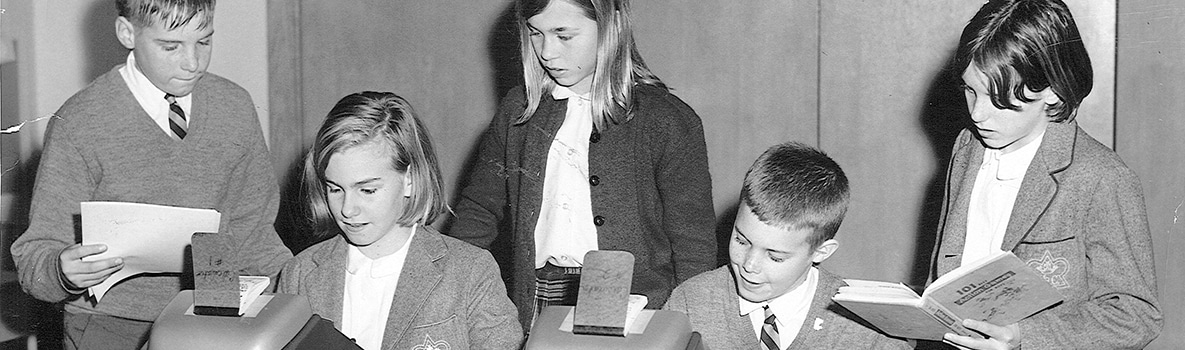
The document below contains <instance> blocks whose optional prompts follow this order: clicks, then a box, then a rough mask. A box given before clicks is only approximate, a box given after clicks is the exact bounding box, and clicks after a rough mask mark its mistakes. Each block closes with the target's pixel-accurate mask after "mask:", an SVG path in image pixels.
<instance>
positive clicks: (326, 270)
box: [279, 226, 523, 350]
mask: <svg viewBox="0 0 1185 350" xmlns="http://www.w3.org/2000/svg"><path fill="white" fill-rule="evenodd" d="M410 244H411V246H409V247H408V252H407V260H406V261H405V262H404V265H403V270H402V272H401V275H400V276H399V285H398V286H397V287H396V288H395V296H394V300H393V301H392V302H391V311H390V314H389V315H388V316H387V327H386V330H385V331H384V332H383V348H384V349H412V348H414V347H416V346H417V345H434V344H439V343H441V342H445V343H447V344H448V345H449V346H450V348H451V349H454V350H456V349H517V348H518V347H519V345H520V343H521V342H522V339H523V330H522V328H521V326H519V323H518V318H517V317H516V314H515V310H514V306H513V305H512V304H511V303H510V300H509V299H507V298H506V288H505V287H504V286H503V284H502V279H501V278H499V273H498V267H497V264H496V263H495V262H494V259H493V257H491V256H490V254H489V252H486V251H485V250H482V249H480V248H477V247H474V246H471V245H469V244H467V243H465V242H461V241H459V240H456V239H453V238H451V237H447V236H444V235H441V234H440V233H438V232H436V230H433V229H432V228H431V227H424V226H420V228H419V229H418V231H417V232H416V234H415V235H414V236H413V237H412V240H411V243H410ZM348 246H349V243H347V242H346V240H345V238H342V237H341V236H340V235H339V236H334V237H333V238H330V239H329V240H326V241H324V242H321V243H318V244H316V245H314V246H312V247H309V248H308V249H306V250H305V251H303V252H301V253H300V254H298V255H297V256H296V258H294V259H293V260H292V261H290V262H289V263H288V264H287V265H285V266H284V270H283V271H282V272H281V274H280V283H279V291H280V292H281V293H291V294H299V295H303V296H305V297H307V298H308V299H309V303H311V304H312V306H313V312H314V313H316V314H319V315H321V317H323V318H326V319H329V320H332V321H333V322H334V326H335V327H338V329H339V330H340V329H341V320H342V293H343V292H344V288H345V280H346V265H347V264H348V261H347V260H348V259H347V250H346V249H347V248H348ZM426 342H427V343H426ZM427 348H429V349H431V348H433V347H430V346H429V347H427Z"/></svg>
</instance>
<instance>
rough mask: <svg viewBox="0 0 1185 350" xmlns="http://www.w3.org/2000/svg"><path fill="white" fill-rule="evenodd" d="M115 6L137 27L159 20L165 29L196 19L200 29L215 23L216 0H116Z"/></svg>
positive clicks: (179, 26)
mask: <svg viewBox="0 0 1185 350" xmlns="http://www.w3.org/2000/svg"><path fill="white" fill-rule="evenodd" d="M115 6H116V7H118V8H119V16H120V17H124V18H127V19H128V21H130V22H132V24H133V25H135V26H136V28H143V27H151V26H153V25H155V24H156V23H158V22H159V23H161V26H162V27H164V29H166V30H174V29H177V28H181V27H183V26H185V25H186V24H189V21H192V20H194V19H197V20H198V21H199V22H198V28H200V29H206V28H209V27H210V26H212V25H214V0H115Z"/></svg>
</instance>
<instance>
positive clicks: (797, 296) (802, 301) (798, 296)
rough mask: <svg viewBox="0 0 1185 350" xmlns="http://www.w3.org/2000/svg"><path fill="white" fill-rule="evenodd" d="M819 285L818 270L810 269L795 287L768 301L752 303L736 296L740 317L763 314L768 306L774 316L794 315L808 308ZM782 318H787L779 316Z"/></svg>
mask: <svg viewBox="0 0 1185 350" xmlns="http://www.w3.org/2000/svg"><path fill="white" fill-rule="evenodd" d="M817 284H819V270H818V269H817V268H815V267H813V266H812V267H811V268H809V269H807V271H806V279H804V280H802V283H800V284H798V286H797V287H794V288H793V289H791V290H789V291H787V292H786V293H785V294H782V295H779V296H777V297H775V298H773V299H770V300H769V301H766V302H762V303H754V302H750V301H748V300H745V298H741V297H740V296H739V295H738V296H737V301H738V302H739V304H738V305H739V306H740V310H741V315H742V316H744V315H748V314H750V313H752V312H755V311H756V312H764V311H762V310H761V309H762V308H764V307H765V306H766V305H769V309H770V310H771V311H773V313H774V315H790V314H795V313H797V312H798V311H799V310H801V309H802V308H804V307H807V306H810V304H811V301H812V299H814V298H813V294H814V291H815V286H816V285H817ZM782 317H788V316H779V317H778V318H779V319H781V318H782Z"/></svg>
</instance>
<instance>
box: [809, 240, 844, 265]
mask: <svg viewBox="0 0 1185 350" xmlns="http://www.w3.org/2000/svg"><path fill="white" fill-rule="evenodd" d="M838 249H839V241H836V240H834V239H829V240H826V241H823V243H822V244H819V246H818V247H815V251H813V252H811V262H814V263H816V264H818V263H821V262H823V260H827V258H830V257H831V254H835V251H836V250H838Z"/></svg>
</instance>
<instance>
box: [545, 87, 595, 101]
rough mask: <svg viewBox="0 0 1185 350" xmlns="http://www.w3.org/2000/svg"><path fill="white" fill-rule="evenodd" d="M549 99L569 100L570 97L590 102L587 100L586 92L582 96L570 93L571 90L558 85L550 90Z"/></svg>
mask: <svg viewBox="0 0 1185 350" xmlns="http://www.w3.org/2000/svg"><path fill="white" fill-rule="evenodd" d="M551 97H552V98H554V99H555V100H556V101H559V100H566V99H569V98H572V97H579V98H580V99H582V100H585V101H591V99H590V98H589V93H587V92H586V93H583V94H577V93H576V92H575V91H572V89H569V88H567V87H564V86H559V85H556V86H555V87H554V88H552V89H551Z"/></svg>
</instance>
